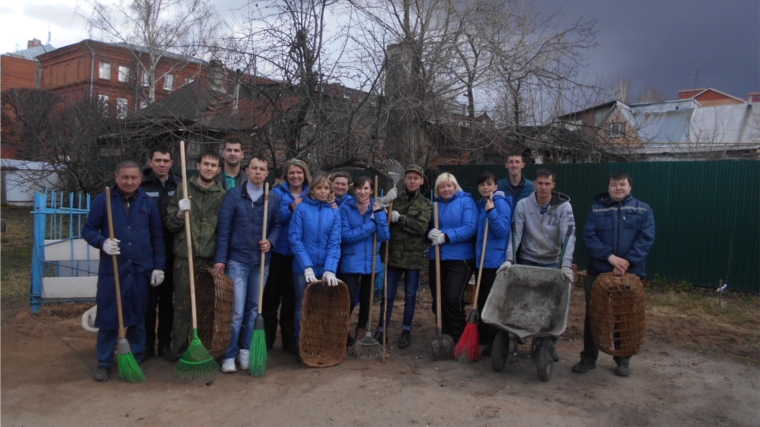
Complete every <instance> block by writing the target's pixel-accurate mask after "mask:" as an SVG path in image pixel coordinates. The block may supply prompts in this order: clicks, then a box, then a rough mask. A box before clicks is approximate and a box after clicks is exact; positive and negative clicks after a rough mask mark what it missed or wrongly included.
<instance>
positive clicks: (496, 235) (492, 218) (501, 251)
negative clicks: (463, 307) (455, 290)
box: [475, 172, 512, 357]
mask: <svg viewBox="0 0 760 427" xmlns="http://www.w3.org/2000/svg"><path fill="white" fill-rule="evenodd" d="M496 182H497V181H496V176H495V175H494V174H493V173H491V172H483V173H482V174H480V176H479V177H478V181H477V183H478V191H479V192H480V195H481V196H483V199H482V200H481V201H480V202H478V204H477V207H478V233H477V242H476V243H475V265H476V266H477V267H478V268H480V263H481V259H480V257H481V254H482V250H483V237H484V235H485V232H486V220H488V241H487V242H486V256H485V260H484V261H483V272H482V276H481V278H480V293H478V308H479V309H480V310H483V306H484V305H485V303H486V299H488V294H489V293H491V287H492V286H493V282H494V280H496V271H497V270H498V269H499V267H500V266H501V264H502V263H503V262H504V261H505V260H506V251H507V244H508V243H509V231H510V224H511V223H512V208H511V207H510V206H512V196H505V195H504V192H502V191H498V188H499V186H498V184H497V183H496ZM496 332H497V329H496V328H494V327H493V326H491V325H489V324H487V323H485V322H483V319H482V318H481V319H478V335H480V343H481V344H485V346H486V347H485V348H484V349H483V356H487V357H488V356H491V344H492V343H493V338H494V337H495V336H496Z"/></svg>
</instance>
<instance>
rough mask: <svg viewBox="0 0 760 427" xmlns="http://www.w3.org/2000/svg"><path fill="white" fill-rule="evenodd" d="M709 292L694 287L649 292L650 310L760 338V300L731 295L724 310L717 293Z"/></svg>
mask: <svg viewBox="0 0 760 427" xmlns="http://www.w3.org/2000/svg"><path fill="white" fill-rule="evenodd" d="M710 291H712V289H705V290H703V289H696V288H693V286H692V291H690V292H680V293H673V292H664V293H663V292H656V291H655V292H647V294H646V298H647V307H648V309H649V310H651V311H653V312H656V313H658V314H664V315H668V314H667V313H671V315H672V314H676V315H678V316H684V317H686V318H688V319H689V320H692V321H694V322H696V323H697V324H698V325H699V324H703V325H712V326H720V327H722V328H730V329H733V330H736V331H740V332H746V333H750V334H752V335H755V336H757V337H760V297H758V296H757V295H750V294H743V293H738V292H737V293H732V294H731V293H730V294H728V295H726V297H724V299H723V307H721V306H720V302H719V300H718V297H717V296H716V295H714V294H715V292H710ZM697 327H698V326H697Z"/></svg>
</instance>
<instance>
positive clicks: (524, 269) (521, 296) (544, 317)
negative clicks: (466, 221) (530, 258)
mask: <svg viewBox="0 0 760 427" xmlns="http://www.w3.org/2000/svg"><path fill="white" fill-rule="evenodd" d="M571 291H572V283H570V282H569V281H567V279H566V278H565V276H564V275H563V274H562V271H561V270H560V269H558V268H547V267H533V266H528V265H515V266H512V267H511V268H509V269H508V270H506V271H502V272H501V273H499V274H498V275H497V276H496V280H495V281H494V284H493V287H492V288H491V293H490V294H489V295H488V299H487V300H486V304H485V306H484V307H483V313H482V314H481V318H482V319H483V321H484V322H486V323H488V324H490V325H493V326H495V327H496V328H497V329H499V332H498V333H497V334H496V337H494V341H493V347H492V352H491V367H492V368H493V370H494V371H496V372H501V371H503V370H504V365H505V364H506V363H507V357H508V355H509V334H510V333H512V334H514V335H515V337H516V339H515V354H516V353H517V341H518V340H524V339H526V338H543V337H547V338H548V337H552V336H557V335H560V334H562V333H563V332H564V331H565V328H566V327H567V315H568V313H569V312H570V295H571ZM553 346H554V343H553V342H552V340H551V339H544V340H542V342H541V345H540V346H539V347H538V361H537V367H536V371H537V373H538V379H539V380H541V381H544V382H546V381H549V379H550V378H551V375H552V365H553V363H554V361H553V360H552V357H551V356H550V355H549V351H550V350H551V348H552V347H553Z"/></svg>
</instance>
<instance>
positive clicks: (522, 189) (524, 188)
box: [497, 152, 536, 219]
mask: <svg viewBox="0 0 760 427" xmlns="http://www.w3.org/2000/svg"><path fill="white" fill-rule="evenodd" d="M505 166H506V167H507V170H508V171H509V175H507V177H506V178H504V179H500V180H499V182H497V184H498V186H499V191H503V192H504V194H508V195H510V196H512V206H510V208H511V209H512V212H514V211H515V207H516V206H517V202H519V201H520V200H522V199H524V198H526V197H528V196H530V195H531V193H533V192H534V191H535V190H536V188H535V187H534V186H533V181H531V180H529V179H526V178H525V176H524V175H523V173H522V171H523V168H525V160H524V159H523V155H522V153H520V152H514V153H511V154H510V155H508V156H507V163H506V164H505ZM513 219H514V218H513Z"/></svg>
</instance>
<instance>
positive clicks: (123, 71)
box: [119, 65, 129, 83]
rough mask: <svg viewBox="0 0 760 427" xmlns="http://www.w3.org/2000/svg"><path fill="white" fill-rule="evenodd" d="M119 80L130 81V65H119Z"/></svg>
mask: <svg viewBox="0 0 760 427" xmlns="http://www.w3.org/2000/svg"><path fill="white" fill-rule="evenodd" d="M119 81H120V82H122V83H129V67H125V66H123V65H119Z"/></svg>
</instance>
